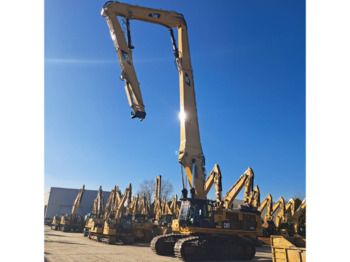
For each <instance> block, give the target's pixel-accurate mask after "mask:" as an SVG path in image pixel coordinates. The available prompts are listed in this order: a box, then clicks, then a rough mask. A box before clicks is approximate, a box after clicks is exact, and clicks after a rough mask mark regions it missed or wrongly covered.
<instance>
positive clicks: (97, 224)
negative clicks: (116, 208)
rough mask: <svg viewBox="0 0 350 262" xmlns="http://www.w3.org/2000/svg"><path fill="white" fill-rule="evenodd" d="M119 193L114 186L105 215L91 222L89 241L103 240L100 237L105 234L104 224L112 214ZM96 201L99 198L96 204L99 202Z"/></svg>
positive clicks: (104, 211)
mask: <svg viewBox="0 0 350 262" xmlns="http://www.w3.org/2000/svg"><path fill="white" fill-rule="evenodd" d="M117 192H118V187H116V186H114V188H113V189H112V190H111V192H110V194H109V197H108V200H107V204H106V207H105V208H104V210H103V213H102V214H101V215H100V216H99V217H96V218H93V219H92V220H91V222H90V223H91V226H90V229H89V230H88V234H87V236H88V238H89V239H95V240H97V241H100V240H101V239H100V237H99V236H100V235H102V234H103V226H104V222H105V219H106V217H108V216H109V214H110V213H111V208H112V206H113V203H114V202H115V198H116V194H117ZM98 197H99V195H98ZM96 200H97V198H96V199H95V203H96V202H97V201H96ZM100 200H101V198H100Z"/></svg>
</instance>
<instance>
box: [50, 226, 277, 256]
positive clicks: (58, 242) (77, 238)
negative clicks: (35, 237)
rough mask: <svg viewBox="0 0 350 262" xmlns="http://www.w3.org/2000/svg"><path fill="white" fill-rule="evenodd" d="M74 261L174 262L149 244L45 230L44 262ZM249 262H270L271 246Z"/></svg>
mask: <svg viewBox="0 0 350 262" xmlns="http://www.w3.org/2000/svg"><path fill="white" fill-rule="evenodd" d="M46 261H48V262H56V261H64V262H77V261H79V262H80V261H84V262H85V261H87V262H90V261H121V262H122V261H123V262H129V261H140V262H141V261H142V262H153V261H155V262H157V261H162V262H163V261H164V262H167V261H177V262H179V261H180V260H179V259H177V258H175V257H164V256H158V255H156V254H154V253H153V252H152V251H151V248H150V247H149V244H144V243H135V244H134V245H121V244H120V245H119V244H116V245H108V244H104V243H99V242H96V241H94V240H89V239H88V238H86V237H83V234H82V233H70V232H61V231H54V230H51V229H50V227H49V226H45V262H46ZM251 261H261V262H262V261H263V262H272V257H271V248H270V246H263V247H258V248H257V252H256V255H255V258H254V259H253V260H251Z"/></svg>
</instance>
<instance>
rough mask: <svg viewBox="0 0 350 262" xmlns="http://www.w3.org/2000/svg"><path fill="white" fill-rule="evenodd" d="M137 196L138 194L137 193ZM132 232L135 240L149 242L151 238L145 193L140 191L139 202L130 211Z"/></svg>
mask: <svg viewBox="0 0 350 262" xmlns="http://www.w3.org/2000/svg"><path fill="white" fill-rule="evenodd" d="M137 196H138V195H137ZM131 215H132V232H133V236H134V238H135V239H136V240H137V241H142V242H147V243H149V242H150V241H151V239H152V227H153V224H152V222H151V220H150V219H149V218H148V216H149V212H148V200H147V198H146V197H145V194H144V193H142V195H141V201H140V204H139V205H137V203H136V205H135V209H134V210H133V212H132V214H131Z"/></svg>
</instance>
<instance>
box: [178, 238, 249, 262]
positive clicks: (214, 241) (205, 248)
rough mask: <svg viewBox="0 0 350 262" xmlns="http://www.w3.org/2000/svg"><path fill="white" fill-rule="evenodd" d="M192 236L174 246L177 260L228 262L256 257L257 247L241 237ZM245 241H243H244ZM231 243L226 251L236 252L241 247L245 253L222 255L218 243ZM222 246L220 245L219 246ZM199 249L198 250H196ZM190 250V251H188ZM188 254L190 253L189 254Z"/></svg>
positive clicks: (180, 240)
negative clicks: (236, 248) (228, 261)
mask: <svg viewBox="0 0 350 262" xmlns="http://www.w3.org/2000/svg"><path fill="white" fill-rule="evenodd" d="M225 239H226V237H224V236H190V237H186V238H182V239H179V240H178V241H177V242H176V243H175V246H174V254H175V256H176V257H177V258H179V259H181V260H183V261H205V260H211V261H212V260H213V259H214V260H216V261H223V260H225V261H227V260H233V261H234V260H236V261H237V260H251V259H253V258H254V256H255V247H254V246H253V245H252V244H251V243H250V241H246V240H244V239H243V238H240V237H237V236H236V237H234V238H231V237H229V236H227V241H225ZM242 240H243V241H242ZM220 242H221V243H225V242H226V243H231V244H229V245H231V247H230V246H227V247H226V248H225V249H226V250H235V247H237V246H241V248H239V250H240V251H238V250H237V251H238V252H244V253H240V254H239V253H231V254H229V253H227V252H224V253H225V254H223V253H222V250H221V251H220V246H218V243H220ZM219 245H220V244H219ZM186 246H187V247H189V246H192V247H193V248H194V249H192V248H190V249H187V250H186ZM197 248H198V250H196V249H197ZM188 250H190V251H188ZM187 252H188V253H187Z"/></svg>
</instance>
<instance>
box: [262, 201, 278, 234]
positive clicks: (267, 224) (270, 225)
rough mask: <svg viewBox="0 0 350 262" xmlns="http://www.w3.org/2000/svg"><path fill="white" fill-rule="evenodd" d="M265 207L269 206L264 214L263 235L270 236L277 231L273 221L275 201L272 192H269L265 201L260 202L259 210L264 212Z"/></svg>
mask: <svg viewBox="0 0 350 262" xmlns="http://www.w3.org/2000/svg"><path fill="white" fill-rule="evenodd" d="M265 208H267V211H266V213H265V216H264V223H263V224H262V228H263V230H262V236H264V237H269V236H270V235H272V234H273V233H274V231H275V223H274V222H273V216H272V208H273V202H272V196H271V194H268V195H267V197H266V198H265V199H264V201H263V202H262V203H261V204H260V206H259V207H258V211H259V212H260V213H262V212H263V211H264V209H265Z"/></svg>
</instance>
